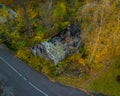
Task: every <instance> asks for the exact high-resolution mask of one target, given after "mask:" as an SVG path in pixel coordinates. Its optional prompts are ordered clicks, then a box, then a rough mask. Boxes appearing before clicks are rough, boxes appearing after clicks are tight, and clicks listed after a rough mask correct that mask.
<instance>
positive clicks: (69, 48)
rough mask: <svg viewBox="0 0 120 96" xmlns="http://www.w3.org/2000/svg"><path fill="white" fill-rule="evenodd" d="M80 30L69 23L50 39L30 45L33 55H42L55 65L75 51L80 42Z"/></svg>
mask: <svg viewBox="0 0 120 96" xmlns="http://www.w3.org/2000/svg"><path fill="white" fill-rule="evenodd" d="M80 34H81V31H80V29H79V27H78V26H77V25H76V24H74V23H73V24H71V25H70V26H68V27H67V28H66V29H64V30H63V31H61V32H59V33H58V34H57V35H55V36H53V37H52V38H51V39H50V40H48V41H44V42H41V43H40V44H36V45H35V46H33V47H31V48H30V49H31V50H32V52H33V54H34V55H35V56H42V57H43V58H45V59H49V60H51V61H53V62H54V65H57V64H58V62H60V61H61V60H63V59H64V58H65V57H67V56H69V55H71V54H72V53H74V52H76V51H77V49H78V48H79V47H80V44H81V36H80Z"/></svg>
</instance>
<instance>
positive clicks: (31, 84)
mask: <svg viewBox="0 0 120 96" xmlns="http://www.w3.org/2000/svg"><path fill="white" fill-rule="evenodd" d="M0 59H1V60H2V61H3V62H4V63H6V64H7V65H8V66H9V67H10V68H11V69H12V70H13V71H15V72H16V73H17V74H18V75H19V76H20V77H22V78H23V79H24V80H25V81H27V82H28V84H29V85H30V86H32V87H33V88H34V89H36V90H37V91H38V92H40V93H42V94H43V95H44V96H48V94H46V93H45V92H43V91H42V90H40V89H39V88H37V87H36V86H35V85H34V84H33V83H31V82H30V81H28V80H27V78H26V77H24V76H23V75H22V74H21V73H19V72H18V71H17V70H16V69H15V68H14V67H13V66H11V65H10V64H9V63H8V62H7V61H6V60H5V59H3V58H2V57H0Z"/></svg>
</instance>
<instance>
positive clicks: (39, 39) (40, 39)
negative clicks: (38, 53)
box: [34, 35, 43, 42]
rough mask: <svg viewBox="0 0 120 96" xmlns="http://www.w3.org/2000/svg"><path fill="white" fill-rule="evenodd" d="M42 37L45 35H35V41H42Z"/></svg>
mask: <svg viewBox="0 0 120 96" xmlns="http://www.w3.org/2000/svg"><path fill="white" fill-rule="evenodd" d="M42 39H43V36H39V35H38V36H35V37H34V42H41V41H42Z"/></svg>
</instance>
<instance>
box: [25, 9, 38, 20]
mask: <svg viewBox="0 0 120 96" xmlns="http://www.w3.org/2000/svg"><path fill="white" fill-rule="evenodd" d="M27 12H28V14H29V16H30V18H31V19H33V18H35V17H36V16H37V11H36V10H34V9H31V8H28V10H27Z"/></svg>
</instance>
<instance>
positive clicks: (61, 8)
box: [53, 2, 66, 18]
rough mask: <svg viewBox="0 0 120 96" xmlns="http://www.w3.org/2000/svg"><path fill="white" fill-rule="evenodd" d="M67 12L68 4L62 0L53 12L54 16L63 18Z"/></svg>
mask: <svg viewBox="0 0 120 96" xmlns="http://www.w3.org/2000/svg"><path fill="white" fill-rule="evenodd" d="M65 14H66V5H65V4H64V3H63V2H61V3H59V4H58V5H57V6H56V8H55V10H54V13H53V18H57V17H58V18H63V16H64V15H65Z"/></svg>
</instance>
